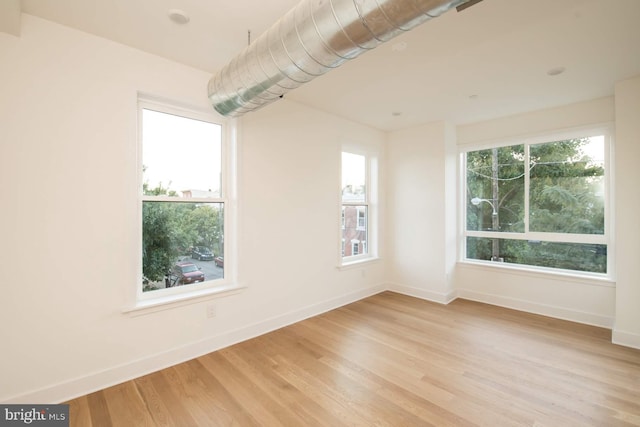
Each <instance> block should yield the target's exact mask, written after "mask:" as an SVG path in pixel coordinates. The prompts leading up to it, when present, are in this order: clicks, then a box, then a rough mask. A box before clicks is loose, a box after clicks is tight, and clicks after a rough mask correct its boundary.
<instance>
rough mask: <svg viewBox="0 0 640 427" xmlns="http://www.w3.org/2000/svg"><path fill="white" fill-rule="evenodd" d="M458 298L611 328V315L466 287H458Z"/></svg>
mask: <svg viewBox="0 0 640 427" xmlns="http://www.w3.org/2000/svg"><path fill="white" fill-rule="evenodd" d="M458 298H463V299H468V300H471V301H478V302H483V303H486V304H491V305H497V306H499V307H505V308H511V309H514V310H519V311H524V312H527V313H534V314H540V315H543V316H549V317H554V318H556V319H562V320H569V321H571V322H576V323H583V324H586V325H592V326H599V327H602V328H607V329H612V328H613V317H608V316H602V315H600V314H595V313H586V312H582V311H577V310H571V309H568V308H563V307H556V306H551V305H546V304H539V303H535V302H531V301H526V300H521V299H517V298H510V297H504V296H500V295H492V294H484V293H481V292H476V291H470V290H467V289H458Z"/></svg>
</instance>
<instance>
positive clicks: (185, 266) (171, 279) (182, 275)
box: [166, 262, 204, 287]
mask: <svg viewBox="0 0 640 427" xmlns="http://www.w3.org/2000/svg"><path fill="white" fill-rule="evenodd" d="M198 282H204V273H203V272H202V271H200V269H199V268H198V266H197V265H195V264H194V263H192V262H178V263H176V265H174V266H173V268H172V269H171V271H170V272H169V276H168V277H167V283H166V285H167V287H171V286H178V285H188V284H191V283H198Z"/></svg>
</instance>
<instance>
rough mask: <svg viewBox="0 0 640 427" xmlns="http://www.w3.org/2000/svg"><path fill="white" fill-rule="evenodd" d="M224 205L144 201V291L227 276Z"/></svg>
mask: <svg viewBox="0 0 640 427" xmlns="http://www.w3.org/2000/svg"><path fill="white" fill-rule="evenodd" d="M223 231H224V204H222V203H183V202H149V201H145V202H143V204H142V242H143V245H142V275H143V290H144V291H151V290H155V289H161V288H165V287H172V286H179V285H186V284H191V283H197V282H201V281H206V280H215V279H221V278H222V277H223V276H224V273H223V271H224V253H223V251H224V242H223Z"/></svg>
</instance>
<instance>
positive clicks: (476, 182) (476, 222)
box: [467, 145, 525, 233]
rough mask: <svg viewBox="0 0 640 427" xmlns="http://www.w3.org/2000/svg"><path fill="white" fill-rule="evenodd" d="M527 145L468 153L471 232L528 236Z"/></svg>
mask: <svg viewBox="0 0 640 427" xmlns="http://www.w3.org/2000/svg"><path fill="white" fill-rule="evenodd" d="M524 158H525V154H524V145H514V146H510V147H501V148H493V149H488V150H480V151H471V152H469V153H467V230H486V231H504V232H519V233H522V232H524V182H525V179H524V177H525V170H524V169H525V163H524Z"/></svg>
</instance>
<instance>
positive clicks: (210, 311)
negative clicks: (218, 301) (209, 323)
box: [207, 304, 216, 318]
mask: <svg viewBox="0 0 640 427" xmlns="http://www.w3.org/2000/svg"><path fill="white" fill-rule="evenodd" d="M207 317H209V318H211V317H216V306H215V305H214V304H209V305H208V306H207Z"/></svg>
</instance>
